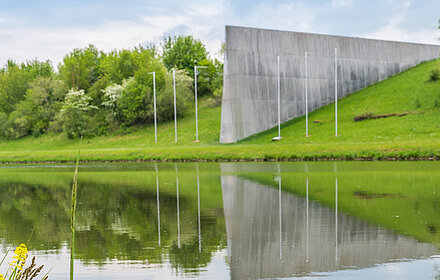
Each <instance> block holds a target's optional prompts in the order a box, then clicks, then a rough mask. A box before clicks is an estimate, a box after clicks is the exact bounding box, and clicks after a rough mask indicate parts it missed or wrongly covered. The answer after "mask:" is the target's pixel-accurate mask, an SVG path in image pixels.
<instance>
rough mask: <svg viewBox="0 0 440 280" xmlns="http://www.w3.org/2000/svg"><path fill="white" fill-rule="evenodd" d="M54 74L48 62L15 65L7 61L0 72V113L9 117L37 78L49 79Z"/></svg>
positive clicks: (35, 61) (28, 62)
mask: <svg viewBox="0 0 440 280" xmlns="http://www.w3.org/2000/svg"><path fill="white" fill-rule="evenodd" d="M53 74H54V72H53V68H52V65H51V64H50V62H49V61H46V62H40V61H37V60H33V61H27V62H26V63H22V64H21V65H17V64H16V63H15V62H13V61H10V60H9V61H8V63H7V64H6V66H5V67H3V68H2V69H1V70H0V111H1V112H4V113H5V114H7V115H9V114H10V113H11V112H12V111H13V110H14V109H15V106H16V104H17V103H18V102H20V101H21V100H23V99H24V97H25V94H26V91H27V90H28V89H29V87H30V85H31V83H32V81H33V80H34V79H36V78H37V77H46V78H48V77H51V76H52V75H53Z"/></svg>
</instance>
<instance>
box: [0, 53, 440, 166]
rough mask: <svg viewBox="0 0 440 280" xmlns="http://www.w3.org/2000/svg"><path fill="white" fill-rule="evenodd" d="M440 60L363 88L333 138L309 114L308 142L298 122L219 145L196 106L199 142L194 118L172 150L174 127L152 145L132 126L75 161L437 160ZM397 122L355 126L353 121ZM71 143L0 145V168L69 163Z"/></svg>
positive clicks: (326, 120) (149, 135) (203, 110)
mask: <svg viewBox="0 0 440 280" xmlns="http://www.w3.org/2000/svg"><path fill="white" fill-rule="evenodd" d="M438 67H440V60H436V61H432V62H428V63H424V64H421V65H419V66H417V67H415V68H413V69H410V70H408V71H406V72H404V73H402V74H400V75H397V76H395V77H392V78H390V79H388V80H385V81H382V82H380V83H378V84H376V85H373V86H370V87H368V88H366V89H364V90H362V91H360V92H358V93H356V94H352V95H350V96H348V97H346V98H344V99H341V100H340V101H338V108H339V111H338V113H339V114H338V120H339V126H338V127H339V134H340V135H339V136H338V137H334V136H333V135H334V123H333V120H334V107H333V105H328V106H325V107H323V108H320V109H318V110H316V111H314V112H312V113H311V114H310V117H309V124H310V126H309V134H310V135H311V136H310V137H308V138H306V137H304V135H305V131H304V130H305V118H304V117H300V118H297V119H295V120H292V121H289V122H287V123H285V124H283V126H282V131H281V134H282V136H283V140H282V141H281V142H277V143H272V142H271V138H272V137H273V136H275V135H277V130H276V128H275V129H271V130H268V131H265V132H263V133H260V134H257V135H254V136H251V137H249V138H248V139H245V140H243V141H241V142H239V143H237V144H228V145H221V144H219V143H218V140H219V133H220V111H221V110H220V107H216V108H210V107H209V106H206V105H203V102H202V104H201V105H200V112H199V136H200V137H199V138H200V141H201V142H200V143H193V141H194V140H195V120H194V116H192V115H187V116H185V117H184V118H181V119H179V121H178V127H179V142H178V144H175V143H174V122H166V123H161V122H159V127H158V141H159V143H158V144H154V128H153V127H152V126H147V127H145V126H140V127H138V128H137V130H133V131H131V132H129V133H128V134H126V135H113V136H102V137H96V138H92V139H87V141H84V143H83V145H82V146H83V149H82V150H83V153H82V159H83V160H88V161H106V160H114V161H138V160H145V161H150V160H155V161H186V160H190V161H196V160H208V161H219V160H223V161H233V160H248V161H252V160H308V159H314V160H316V159H346V160H350V159H357V158H361V159H440V149H439V147H440V127H439V121H440V114H439V110H440V108H439V105H438V104H440V83H439V82H428V79H429V73H430V71H431V70H432V69H434V68H438ZM402 113H408V114H407V115H405V116H402V117H390V118H379V119H368V120H364V121H361V122H355V121H354V117H356V116H360V115H390V114H402ZM78 141H79V140H67V139H65V137H63V136H61V135H43V136H41V137H39V138H33V137H32V136H30V137H26V138H23V139H19V140H14V141H7V140H0V162H32V161H42V162H43V161H44V162H48V161H58V162H64V161H71V162H73V161H74V160H75V155H76V153H75V151H76V147H77V145H78Z"/></svg>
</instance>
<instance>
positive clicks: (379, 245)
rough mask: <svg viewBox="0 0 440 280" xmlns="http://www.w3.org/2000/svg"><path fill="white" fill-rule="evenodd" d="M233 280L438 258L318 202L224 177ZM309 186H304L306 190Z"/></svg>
mask: <svg viewBox="0 0 440 280" xmlns="http://www.w3.org/2000/svg"><path fill="white" fill-rule="evenodd" d="M221 184H222V194H223V206H224V215H225V223H226V234H227V242H228V257H229V265H230V276H231V279H274V278H277V279H278V278H284V277H293V276H309V275H312V274H316V273H319V272H331V271H337V270H344V269H353V268H356V269H361V268H367V267H372V266H375V265H378V264H383V263H389V262H395V261H397V260H405V259H412V258H421V257H429V256H432V255H434V254H437V253H438V250H437V249H436V247H435V246H434V245H433V244H426V243H420V242H418V241H416V240H414V239H413V238H411V237H406V236H403V235H399V234H396V233H394V232H392V231H390V230H386V229H384V228H380V227H377V226H374V225H373V224H371V223H367V222H365V221H362V220H360V219H358V218H355V217H351V216H348V215H346V214H344V213H341V212H337V210H336V209H335V208H329V207H325V206H322V205H321V204H320V203H319V202H317V201H312V200H307V199H305V198H304V197H299V196H295V195H292V194H289V193H285V192H283V191H282V187H281V190H280V189H275V188H273V187H269V186H265V185H262V184H260V183H257V182H253V181H251V180H247V179H244V178H242V177H239V176H233V175H224V176H221ZM305 188H306V185H304V189H305Z"/></svg>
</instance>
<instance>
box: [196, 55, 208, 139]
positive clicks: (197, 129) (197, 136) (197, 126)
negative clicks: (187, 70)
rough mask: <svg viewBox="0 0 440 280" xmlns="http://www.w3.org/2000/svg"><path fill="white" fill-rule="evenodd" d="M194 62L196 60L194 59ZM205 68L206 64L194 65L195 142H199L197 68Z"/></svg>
mask: <svg viewBox="0 0 440 280" xmlns="http://www.w3.org/2000/svg"><path fill="white" fill-rule="evenodd" d="M194 62H196V61H194ZM199 68H206V66H197V65H194V96H195V105H196V142H199V120H198V115H197V75H198V74H199V73H198V72H197V69H199Z"/></svg>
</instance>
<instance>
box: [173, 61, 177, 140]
mask: <svg viewBox="0 0 440 280" xmlns="http://www.w3.org/2000/svg"><path fill="white" fill-rule="evenodd" d="M173 89H174V142H176V143H177V108H176V69H175V68H173Z"/></svg>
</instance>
